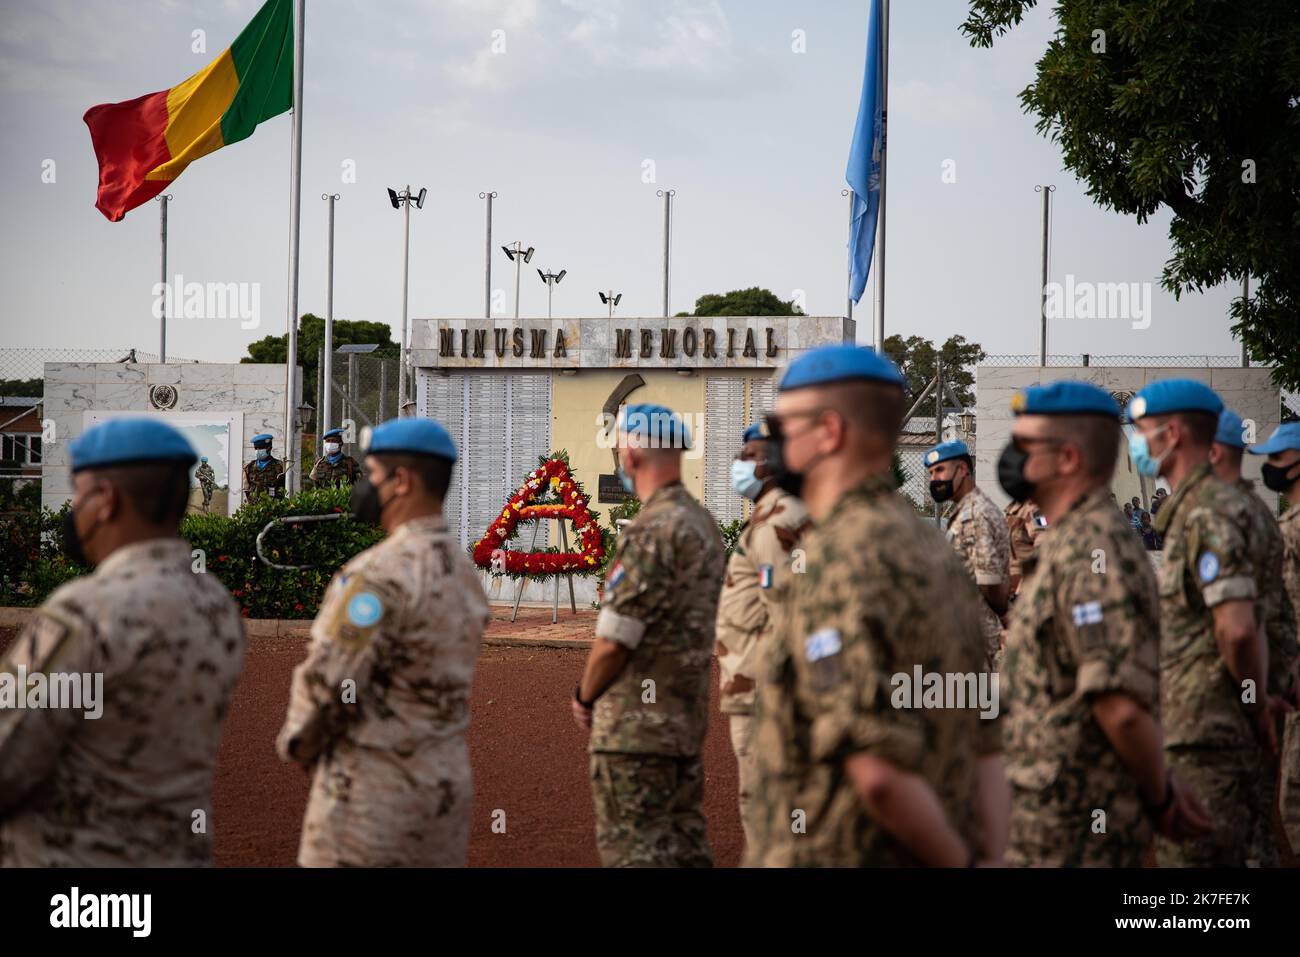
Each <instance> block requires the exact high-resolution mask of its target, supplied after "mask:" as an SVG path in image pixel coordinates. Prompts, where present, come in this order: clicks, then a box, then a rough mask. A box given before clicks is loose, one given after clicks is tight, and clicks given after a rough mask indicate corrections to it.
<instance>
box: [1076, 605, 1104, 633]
mask: <svg viewBox="0 0 1300 957" xmlns="http://www.w3.org/2000/svg"><path fill="white" fill-rule="evenodd" d="M1070 616H1071V617H1072V618H1073V619H1074V624H1075V626H1076V627H1079V628H1082V627H1083V626H1084V625H1100V624H1101V602H1099V601H1086V602H1084V603H1083V604H1081V605H1075V606H1074V607H1073V608H1071V609H1070Z"/></svg>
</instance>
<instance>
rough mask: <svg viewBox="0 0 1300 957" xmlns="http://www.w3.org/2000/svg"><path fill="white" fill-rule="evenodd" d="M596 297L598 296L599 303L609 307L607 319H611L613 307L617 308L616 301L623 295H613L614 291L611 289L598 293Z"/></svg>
mask: <svg viewBox="0 0 1300 957" xmlns="http://www.w3.org/2000/svg"><path fill="white" fill-rule="evenodd" d="M596 295H598V296H600V301H601V302H603V303H605V304H606V305H608V306H609V318H611V319H613V318H614V307H615V306H617V305H618V301H619V300H620V299H622V298H623V294H622V293H621V292H620V293H619V294H618V295H614V290H613V289H611V290H610V291H609V292H598V293H596Z"/></svg>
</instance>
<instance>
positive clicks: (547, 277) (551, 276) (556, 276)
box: [537, 269, 569, 319]
mask: <svg viewBox="0 0 1300 957" xmlns="http://www.w3.org/2000/svg"><path fill="white" fill-rule="evenodd" d="M568 271H569V270H567V269H561V270H560V271H559V272H557V273H556V272H551V271H550V270H549V269H548V270H547V271H546V272H542V271H541V270H540V269H539V270H537V275H539V276H541V277H542V282H544V283H546V318H547V319H549V318H551V293H552V292H554V291H555V284H556V283H557V282H559V281H560V280H561V279H563V278H564V274H565V273H567V272H568Z"/></svg>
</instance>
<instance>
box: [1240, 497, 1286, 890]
mask: <svg viewBox="0 0 1300 957" xmlns="http://www.w3.org/2000/svg"><path fill="white" fill-rule="evenodd" d="M1237 488H1239V489H1240V490H1241V491H1242V493H1243V495H1244V496H1245V499H1246V503H1247V504H1248V505H1249V513H1248V515H1249V520H1250V528H1249V532H1248V533H1247V538H1246V541H1247V545H1248V554H1249V555H1250V557H1251V559H1252V561H1253V564H1254V568H1255V582H1256V584H1257V585H1258V587H1259V599H1258V602H1257V604H1256V609H1257V612H1258V614H1259V619H1260V622H1261V623H1262V624H1263V625H1264V631H1265V634H1266V635H1267V636H1268V691H1269V694H1271V695H1276V696H1278V697H1283V698H1287V699H1288V700H1289V699H1290V696H1291V667H1292V665H1293V663H1294V662H1295V659H1296V654H1297V648H1296V618H1295V611H1294V609H1293V607H1292V604H1291V599H1290V598H1289V597H1288V596H1287V590H1286V582H1285V579H1284V578H1283V567H1284V562H1283V554H1284V551H1285V549H1284V546H1283V543H1282V532H1281V530H1280V529H1279V528H1278V524H1277V519H1276V518H1274V517H1273V513H1272V511H1271V510H1270V509H1269V507H1268V506H1267V505H1266V504H1265V503H1264V500H1263V499H1261V498H1260V497H1259V496H1258V495H1256V494H1255V486H1254V483H1252V482H1251V481H1250V480H1248V479H1240V480H1238V482H1237ZM1277 782H1278V766H1277V764H1276V763H1275V762H1273V761H1272V760H1265V761H1264V763H1263V765H1262V766H1261V768H1260V776H1259V796H1260V801H1261V802H1262V805H1263V807H1264V809H1265V812H1266V813H1262V814H1260V815H1259V816H1258V817H1256V818H1255V843H1254V847H1255V849H1254V852H1253V853H1252V854H1251V858H1250V859H1252V860H1254V861H1257V862H1258V863H1259V865H1260V866H1262V867H1276V866H1277V865H1278V863H1279V860H1278V856H1277V837H1276V834H1275V831H1274V826H1273V807H1274V804H1275V803H1276V800H1277Z"/></svg>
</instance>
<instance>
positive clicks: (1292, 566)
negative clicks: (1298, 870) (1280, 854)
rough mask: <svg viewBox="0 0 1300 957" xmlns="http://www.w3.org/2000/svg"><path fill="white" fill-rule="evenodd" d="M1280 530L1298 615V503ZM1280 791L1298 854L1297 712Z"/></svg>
mask: <svg viewBox="0 0 1300 957" xmlns="http://www.w3.org/2000/svg"><path fill="white" fill-rule="evenodd" d="M1278 526H1279V528H1280V530H1281V532H1282V542H1283V547H1284V549H1285V551H1284V554H1283V566H1282V571H1283V578H1284V580H1285V582H1286V591H1287V595H1288V596H1289V597H1290V599H1291V607H1292V609H1293V610H1294V612H1295V613H1296V616H1297V618H1300V506H1297V505H1292V506H1291V507H1290V508H1289V509H1287V511H1286V513H1285V514H1284V515H1283V516H1282V518H1281V520H1280V521H1279V522H1278ZM1279 774H1280V777H1281V781H1282V784H1281V790H1280V794H1279V800H1278V803H1279V806H1280V809H1281V813H1282V829H1283V830H1284V831H1285V832H1286V836H1287V839H1288V840H1289V841H1290V842H1291V850H1292V851H1293V852H1295V853H1297V854H1300V711H1293V712H1291V713H1290V714H1288V715H1287V717H1286V731H1285V734H1284V735H1283V737H1282V766H1281V769H1280V772H1279Z"/></svg>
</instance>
